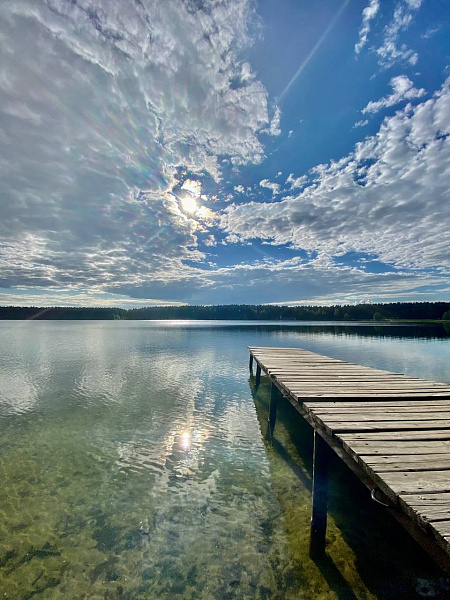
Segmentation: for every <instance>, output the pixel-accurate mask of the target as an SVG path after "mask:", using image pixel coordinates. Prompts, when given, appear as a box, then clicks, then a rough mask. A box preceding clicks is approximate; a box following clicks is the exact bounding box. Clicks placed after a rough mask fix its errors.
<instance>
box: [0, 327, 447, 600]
mask: <svg viewBox="0 0 450 600" xmlns="http://www.w3.org/2000/svg"><path fill="white" fill-rule="evenodd" d="M449 340H450V336H448V334H447V333H446V332H445V331H444V330H443V329H441V328H433V329H432V330H429V329H426V328H417V327H411V326H405V327H385V326H379V327H376V328H375V327H373V326H366V327H356V326H347V327H345V326H344V327H336V326H335V324H332V325H325V324H324V325H317V324H314V325H310V324H309V325H305V326H299V325H298V324H294V323H288V324H279V323H276V324H262V323H256V324H255V323H249V324H246V323H242V322H241V323H238V324H236V323H231V322H226V323H218V322H215V323H210V322H203V323H201V322H192V323H186V322H182V323H174V322H130V321H124V322H120V321H119V322H107V321H96V322H70V321H66V322H55V321H47V322H46V321H39V322H36V321H35V322H23V321H19V322H0V478H1V487H0V597H2V596H3V597H6V598H11V599H18V600H19V599H20V600H22V599H29V598H34V597H36V598H45V599H49V598H64V599H72V598H73V599H79V598H95V599H97V598H99V599H100V598H101V599H115V598H126V599H130V600H131V599H140V598H162V599H166V598H167V599H169V598H170V599H172V598H186V599H198V598H200V599H210V598H211V599H212V598H214V599H218V598H220V599H222V598H224V599H227V598H230V599H231V598H258V599H259V598H261V599H263V598H279V599H282V598H286V599H291V598H296V599H297V598H333V599H334V598H413V597H421V596H420V594H419V593H418V590H420V589H421V588H420V585H422V582H421V580H422V579H424V580H427V582H429V585H431V587H433V585H435V588H433V589H437V587H439V586H440V588H439V589H441V588H442V585H441V582H437V583H436V579H437V578H438V577H439V573H438V572H437V571H435V570H434V568H433V566H432V565H431V564H430V563H429V562H428V561H427V560H426V558H425V557H424V556H423V555H422V554H421V552H420V551H419V550H418V549H417V548H416V546H415V545H414V544H413V543H412V542H410V540H409V538H408V536H406V535H404V534H403V532H402V531H401V530H400V529H399V528H397V527H396V526H395V524H393V523H392V522H391V521H390V520H389V517H388V516H387V515H386V514H385V513H384V512H383V511H380V510H378V507H376V506H375V505H374V504H373V503H371V502H370V501H369V500H368V499H367V494H366V492H365V490H362V489H361V488H360V486H359V484H358V482H355V481H354V480H353V479H352V477H351V476H349V474H348V473H346V472H345V470H343V469H342V468H341V467H340V465H339V464H337V465H335V468H334V469H333V473H334V475H333V477H334V479H333V482H332V488H331V506H330V510H331V516H330V527H329V536H328V539H329V546H328V553H329V556H330V558H329V559H328V560H327V561H326V562H325V563H322V564H315V563H313V562H312V561H310V560H309V558H308V556H307V540H308V533H309V530H308V521H309V512H310V490H309V488H310V452H311V451H310V447H309V443H310V439H309V435H310V432H309V431H308V430H307V429H305V428H304V426H303V424H302V422H301V421H300V419H299V418H298V417H297V415H296V414H294V413H293V412H292V411H291V410H290V409H289V407H288V406H283V407H282V408H281V410H280V418H279V420H278V423H277V428H276V440H275V443H274V445H273V447H271V446H269V445H267V444H266V443H265V441H264V436H263V434H262V433H261V429H264V422H265V420H266V418H267V416H266V410H267V399H268V390H267V387H265V386H264V385H262V386H261V388H260V392H259V393H258V396H257V397H256V399H255V400H254V399H253V398H252V395H251V391H250V387H249V381H248V366H247V365H248V350H247V346H252V345H253V346H263V345H268V346H291V347H294V346H298V347H303V348H307V349H310V350H313V351H316V352H320V353H322V354H327V355H329V356H335V357H337V358H343V359H347V360H350V361H353V362H358V363H361V364H367V365H369V366H375V367H380V368H387V369H390V370H394V371H401V372H405V373H409V374H411V375H415V376H419V377H426V378H431V379H435V380H437V381H444V382H450V370H449V367H448V365H449V364H450V343H449ZM436 586H437V587H436ZM441 597H442V595H441Z"/></svg>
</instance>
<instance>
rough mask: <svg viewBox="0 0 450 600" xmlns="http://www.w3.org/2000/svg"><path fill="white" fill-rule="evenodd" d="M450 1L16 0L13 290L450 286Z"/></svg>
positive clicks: (4, 273) (227, 293) (336, 299)
mask: <svg viewBox="0 0 450 600" xmlns="http://www.w3.org/2000/svg"><path fill="white" fill-rule="evenodd" d="M449 17H450V4H449V3H448V2H447V1H446V0H398V1H395V0H394V1H389V0H314V1H313V0H261V1H259V2H255V1H253V0H164V1H161V0H127V1H125V0H2V2H1V3H0V304H1V305H23V306H67V305H70V306H122V307H125V308H127V307H137V306H151V305H161V304H162V305H172V304H173V305H177V304H266V303H268V304H269V303H272V304H289V305H302V304H342V303H358V302H397V301H437V300H446V301H450V260H449V259H450V152H449V144H450V139H449V134H450V27H449Z"/></svg>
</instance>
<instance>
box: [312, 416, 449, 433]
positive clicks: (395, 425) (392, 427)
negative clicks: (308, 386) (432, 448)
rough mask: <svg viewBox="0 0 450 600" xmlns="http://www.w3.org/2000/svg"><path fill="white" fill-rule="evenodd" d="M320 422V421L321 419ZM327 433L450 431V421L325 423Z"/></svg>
mask: <svg viewBox="0 0 450 600" xmlns="http://www.w3.org/2000/svg"><path fill="white" fill-rule="evenodd" d="M319 420H320V419H319ZM323 425H324V427H325V429H326V431H327V433H329V435H333V432H334V433H341V432H342V433H343V432H345V431H353V432H357V431H358V432H363V431H403V430H405V429H410V430H419V429H425V430H437V429H444V430H445V429H449V430H450V420H447V421H432V420H423V421H406V422H405V421H368V422H361V421H348V422H343V421H342V422H341V421H326V423H323Z"/></svg>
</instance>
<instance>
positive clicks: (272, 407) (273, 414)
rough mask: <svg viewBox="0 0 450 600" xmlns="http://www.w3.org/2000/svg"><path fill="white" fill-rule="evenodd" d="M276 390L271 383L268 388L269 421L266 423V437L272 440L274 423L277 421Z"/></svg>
mask: <svg viewBox="0 0 450 600" xmlns="http://www.w3.org/2000/svg"><path fill="white" fill-rule="evenodd" d="M277 404H278V388H277V386H276V385H275V384H274V383H272V385H271V386H270V404H269V419H268V422H267V437H268V439H269V440H271V439H272V436H273V430H274V429H275V421H276V420H277Z"/></svg>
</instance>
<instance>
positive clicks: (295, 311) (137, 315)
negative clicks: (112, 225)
mask: <svg viewBox="0 0 450 600" xmlns="http://www.w3.org/2000/svg"><path fill="white" fill-rule="evenodd" d="M0 319H39V320H47V319H51V320H89V319H93V320H98V319H101V320H112V319H124V320H156V319H194V320H200V319H205V320H246V321H260V320H269V321H278V320H288V321H384V320H392V319H393V320H397V319H408V320H416V321H420V320H423V319H433V320H441V319H443V320H450V302H395V303H391V304H356V305H350V304H347V305H343V306H341V305H335V306H265V305H257V306H253V305H247V304H228V305H218V306H149V307H145V308H132V309H124V308H97V307H92V308H77V307H59V306H58V307H50V308H37V307H21V306H3V307H0Z"/></svg>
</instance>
